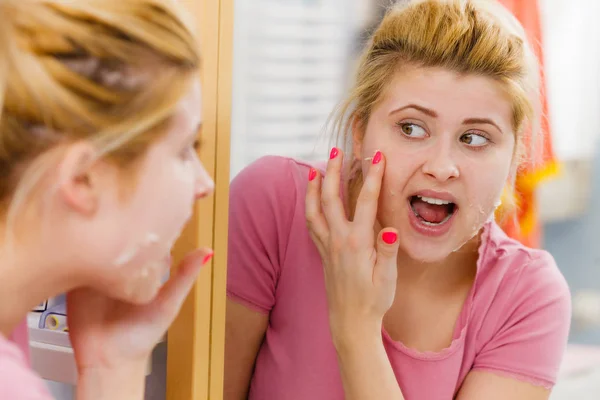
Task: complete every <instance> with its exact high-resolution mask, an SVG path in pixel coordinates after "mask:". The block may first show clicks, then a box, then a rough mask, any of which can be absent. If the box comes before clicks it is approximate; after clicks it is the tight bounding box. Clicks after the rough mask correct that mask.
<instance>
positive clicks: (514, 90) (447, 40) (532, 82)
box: [333, 0, 541, 215]
mask: <svg viewBox="0 0 600 400" xmlns="http://www.w3.org/2000/svg"><path fill="white" fill-rule="evenodd" d="M408 65H410V66H417V67H441V68H445V69H448V70H450V71H455V72H457V73H459V74H473V75H479V76H486V77H489V78H491V79H493V80H495V81H496V82H499V83H500V84H501V85H502V87H503V88H504V90H505V91H506V93H507V94H508V97H509V98H510V99H511V101H512V129H513V131H514V133H515V136H516V139H517V146H515V156H514V160H513V165H514V166H515V168H516V165H517V164H518V160H519V159H520V154H521V151H520V150H521V142H522V139H523V136H524V135H523V134H524V131H525V130H526V129H527V128H528V127H529V128H530V129H532V132H533V134H532V137H534V138H536V139H535V140H536V141H539V135H537V133H538V130H539V125H540V123H539V121H540V108H541V107H540V104H539V73H540V71H539V65H538V62H537V59H536V57H535V54H534V52H533V50H532V49H531V47H530V46H529V44H528V43H527V39H526V34H525V32H524V30H523V28H522V26H521V25H520V24H519V22H518V21H517V20H516V18H515V17H514V16H513V15H512V14H511V13H510V12H509V11H508V10H506V9H505V8H504V7H503V6H502V5H500V4H499V3H498V2H497V1H496V0H488V1H486V0H480V1H475V0H415V1H409V2H406V1H403V2H401V3H398V4H397V5H395V6H393V7H391V8H390V9H389V10H388V12H387V13H386V15H385V17H384V18H383V20H382V21H381V23H380V25H379V27H378V28H377V29H376V30H375V32H374V33H373V36H372V37H371V40H370V41H369V42H368V43H367V46H366V48H365V49H364V51H363V53H362V56H361V58H360V62H359V65H358V70H357V74H356V80H355V82H354V85H353V87H352V88H351V91H350V94H349V96H348V97H347V98H346V99H345V101H343V102H342V103H341V105H340V106H339V108H338V109H337V110H336V112H335V114H334V115H333V118H334V119H333V126H334V129H335V131H336V133H337V139H338V141H342V144H341V145H342V146H344V145H346V146H347V147H350V146H351V143H352V137H353V134H355V133H358V134H359V135H360V134H364V131H365V128H366V126H367V123H368V121H369V117H370V115H371V113H372V111H373V109H374V107H376V106H377V104H378V103H379V102H380V101H381V99H382V95H383V93H384V91H385V88H386V86H387V85H388V84H389V83H390V81H391V80H392V79H393V77H394V75H395V74H396V73H397V72H398V71H401V70H402V67H403V66H408ZM353 129H357V132H354V131H353ZM531 145H534V143H533V140H532V143H531ZM535 145H536V146H539V144H535ZM350 152H351V150H350V148H347V154H351V153H350ZM349 168H350V171H349V178H348V182H347V184H348V194H349V196H348V206H349V211H350V213H351V215H353V213H354V208H355V205H356V197H357V194H358V191H359V190H360V188H361V187H362V182H363V177H362V168H361V167H360V160H353V161H352V162H350V163H349ZM512 179H513V181H514V176H513V177H512ZM513 185H514V183H513Z"/></svg>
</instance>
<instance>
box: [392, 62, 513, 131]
mask: <svg viewBox="0 0 600 400" xmlns="http://www.w3.org/2000/svg"><path fill="white" fill-rule="evenodd" d="M410 103H416V104H418V105H420V106H423V107H427V108H430V109H432V110H434V111H436V112H437V113H438V114H440V116H442V117H444V116H456V117H459V118H470V117H480V118H484V117H485V118H494V119H498V120H503V123H507V124H508V127H510V121H511V114H512V106H511V102H510V98H509V97H508V95H507V93H506V92H505V90H504V89H503V87H502V85H501V84H500V83H499V82H497V81H495V80H493V79H491V78H488V77H484V76H478V75H469V74H458V73H456V72H453V71H450V70H447V69H443V68H424V67H406V68H403V69H401V70H399V71H397V72H396V73H395V75H394V77H393V78H392V80H391V82H390V84H389V85H388V86H387V87H386V90H385V91H384V93H383V96H382V98H381V103H380V106H381V107H382V108H384V109H386V110H388V111H391V110H393V109H395V108H398V107H402V106H404V105H406V104H410Z"/></svg>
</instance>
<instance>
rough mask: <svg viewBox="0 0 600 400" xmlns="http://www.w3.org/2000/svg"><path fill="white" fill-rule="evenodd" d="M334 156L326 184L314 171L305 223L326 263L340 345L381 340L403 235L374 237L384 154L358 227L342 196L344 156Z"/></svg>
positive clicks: (377, 160)
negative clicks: (372, 337)
mask: <svg viewBox="0 0 600 400" xmlns="http://www.w3.org/2000/svg"><path fill="white" fill-rule="evenodd" d="M336 152H337V155H336ZM332 156H333V157H332V158H331V159H330V160H329V163H328V165H327V171H326V174H325V177H324V179H321V177H320V176H319V173H318V172H317V171H315V170H311V175H310V176H309V179H310V178H312V180H311V181H310V182H309V184H308V190H307V194H306V220H307V224H308V228H309V232H310V235H311V238H312V240H313V242H314V243H315V245H316V246H317V249H318V251H319V253H320V255H321V259H322V261H323V268H324V277H325V287H326V290H327V300H328V306H329V320H330V327H331V332H332V335H333V339H334V342H336V344H339V342H340V341H345V340H346V339H347V338H348V336H349V335H361V334H378V335H381V324H382V320H383V316H384V314H385V313H386V312H387V310H388V309H389V308H390V307H391V305H392V303H393V301H394V295H395V291H396V277H397V269H396V258H397V253H398V234H397V231H396V230H395V229H393V228H385V229H382V230H381V231H380V232H379V233H378V235H377V239H375V235H374V233H373V229H374V226H375V222H376V218H377V204H378V199H379V192H380V189H381V183H382V179H383V172H384V169H385V158H384V157H383V154H382V153H381V152H377V153H376V154H375V156H374V158H373V161H372V163H371V165H370V168H369V172H368V173H367V174H366V177H365V180H364V184H363V187H362V189H361V192H360V194H359V197H358V200H357V203H356V213H355V217H354V220H353V221H349V220H348V218H347V217H346V213H345V211H344V206H343V203H342V199H341V198H340V195H339V191H340V172H341V168H342V159H343V154H342V152H341V151H340V150H338V149H334V150H333V151H332Z"/></svg>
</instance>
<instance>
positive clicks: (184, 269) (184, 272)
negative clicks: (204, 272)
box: [152, 248, 214, 324]
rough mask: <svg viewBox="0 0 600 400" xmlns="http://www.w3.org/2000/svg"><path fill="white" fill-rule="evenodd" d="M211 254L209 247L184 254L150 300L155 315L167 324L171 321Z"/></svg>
mask: <svg viewBox="0 0 600 400" xmlns="http://www.w3.org/2000/svg"><path fill="white" fill-rule="evenodd" d="M213 254H214V253H213V251H212V250H211V249H207V248H204V249H198V250H195V251H193V252H191V253H189V254H188V255H187V256H185V258H184V259H183V260H182V261H181V263H180V264H179V267H178V268H177V270H176V271H175V273H174V274H173V275H171V277H170V278H169V280H168V281H167V283H165V285H164V286H163V287H162V288H161V289H160V292H159V293H158V295H157V296H156V298H155V299H154V301H153V302H152V303H153V304H152V308H153V309H154V310H155V311H156V312H157V313H158V314H159V315H157V317H160V318H166V319H167V320H168V322H169V324H171V322H173V320H174V319H175V317H176V316H177V314H178V313H179V310H180V309H181V306H182V305H183V302H184V301H185V299H186V297H187V295H188V294H189V292H190V290H191V289H192V287H193V286H194V284H195V283H196V280H197V278H198V273H199V272H200V269H201V268H202V266H203V265H205V264H207V263H208V262H209V261H210V259H211V258H212V256H213Z"/></svg>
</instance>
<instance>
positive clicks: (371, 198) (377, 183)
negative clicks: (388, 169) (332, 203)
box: [354, 150, 385, 235]
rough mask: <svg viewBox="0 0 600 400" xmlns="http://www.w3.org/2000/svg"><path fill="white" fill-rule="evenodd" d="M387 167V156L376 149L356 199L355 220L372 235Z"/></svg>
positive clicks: (363, 229) (364, 230)
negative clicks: (384, 172)
mask: <svg viewBox="0 0 600 400" xmlns="http://www.w3.org/2000/svg"><path fill="white" fill-rule="evenodd" d="M384 169H385V157H384V156H383V153H382V152H381V151H379V150H378V151H376V152H375V154H374V155H373V159H372V160H371V165H370V166H369V171H368V172H367V176H366V177H365V179H364V182H363V187H362V189H361V191H360V194H359V195H358V199H357V200H356V212H355V213H354V222H355V223H356V224H357V225H358V226H359V229H362V231H363V232H368V234H369V235H372V229H373V225H374V224H375V219H376V218H377V206H378V201H379V193H380V191H381V182H382V179H383V171H384Z"/></svg>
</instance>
